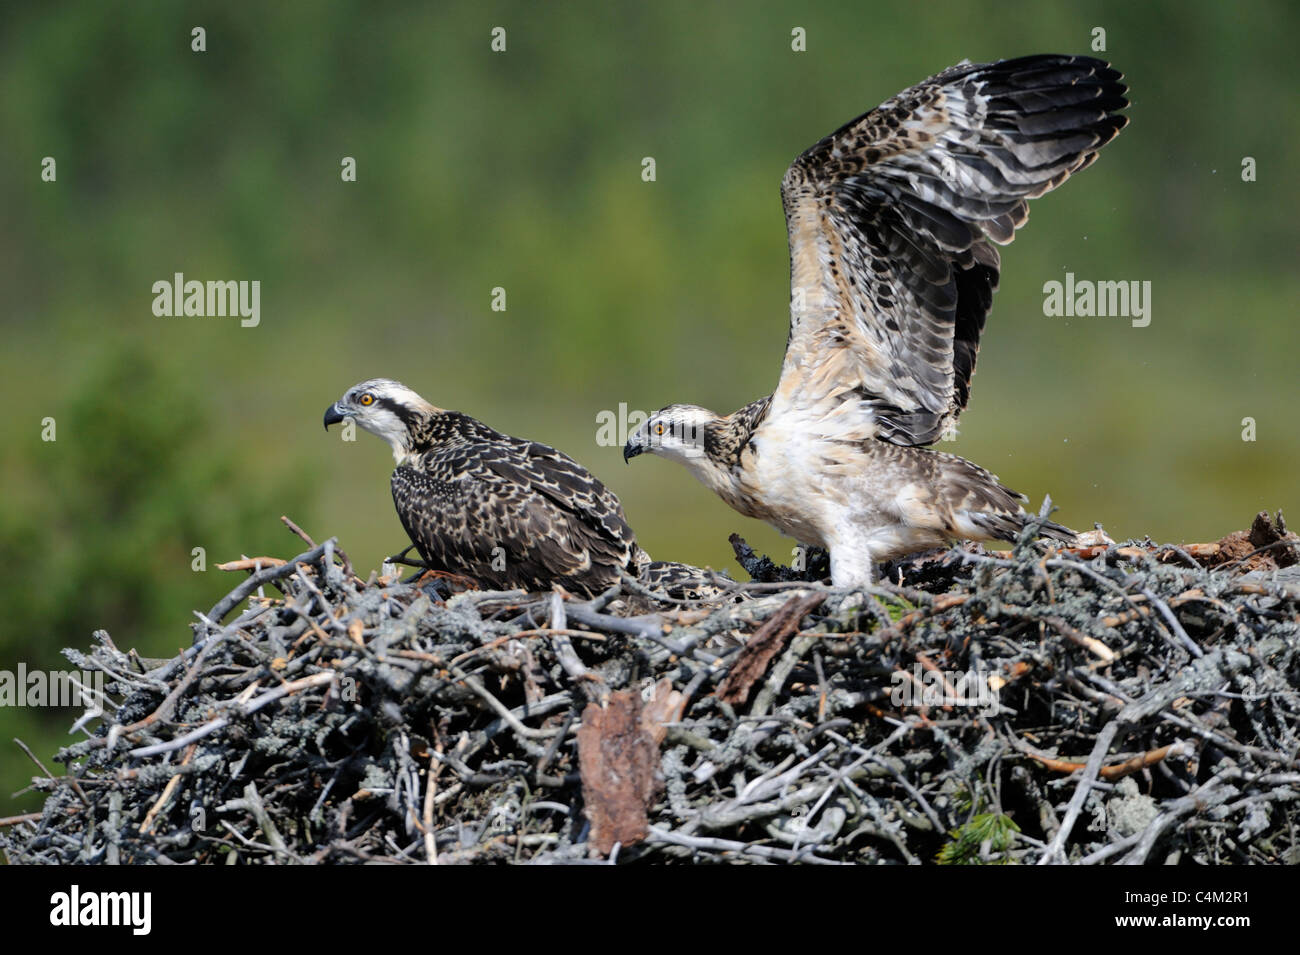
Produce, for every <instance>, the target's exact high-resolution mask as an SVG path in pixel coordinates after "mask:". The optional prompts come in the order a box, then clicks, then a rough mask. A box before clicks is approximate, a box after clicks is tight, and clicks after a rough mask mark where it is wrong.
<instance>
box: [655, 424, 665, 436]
mask: <svg viewBox="0 0 1300 955" xmlns="http://www.w3.org/2000/svg"><path fill="white" fill-rule="evenodd" d="M663 433H664V426H663V424H657V425H655V434H663Z"/></svg>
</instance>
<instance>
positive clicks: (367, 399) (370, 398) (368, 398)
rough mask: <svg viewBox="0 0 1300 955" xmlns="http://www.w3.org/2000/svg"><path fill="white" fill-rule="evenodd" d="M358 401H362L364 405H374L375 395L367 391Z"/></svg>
mask: <svg viewBox="0 0 1300 955" xmlns="http://www.w3.org/2000/svg"><path fill="white" fill-rule="evenodd" d="M357 401H359V402H361V403H362V404H363V405H367V406H369V405H373V404H374V403H375V396H374V395H372V394H371V393H370V392H368V391H367V392H366V393H365V394H364V395H362V396H361V397H360V398H358V399H357Z"/></svg>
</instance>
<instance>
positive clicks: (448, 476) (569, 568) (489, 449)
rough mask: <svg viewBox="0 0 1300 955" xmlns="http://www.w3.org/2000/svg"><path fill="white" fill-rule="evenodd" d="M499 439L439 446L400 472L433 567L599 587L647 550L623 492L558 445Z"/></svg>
mask: <svg viewBox="0 0 1300 955" xmlns="http://www.w3.org/2000/svg"><path fill="white" fill-rule="evenodd" d="M494 434H495V437H496V440H491V441H487V442H483V443H478V442H472V443H467V444H464V445H459V444H458V445H451V446H447V447H440V448H437V449H435V450H432V451H428V452H425V454H423V455H421V457H420V458H419V460H418V461H417V462H416V465H415V466H414V467H412V466H402V467H399V468H397V470H396V471H394V472H393V479H392V489H393V502H394V504H395V505H396V506H397V513H398V516H399V518H400V519H401V521H402V526H403V527H404V528H405V529H406V532H407V534H408V535H410V538H411V540H412V541H413V542H414V543H415V544H416V545H417V546H418V547H419V549H420V552H421V554H422V555H423V556H424V558H425V560H426V561H427V562H428V563H429V564H430V565H431V566H433V567H435V568H438V569H443V570H448V571H451V572H453V573H460V574H467V575H469V576H472V577H476V578H478V579H479V580H481V581H483V582H484V583H486V584H488V585H490V586H494V587H503V588H514V587H522V588H524V589H526V590H541V589H547V588H549V587H550V585H551V584H552V583H553V582H559V583H562V584H565V585H566V586H568V587H570V588H571V589H576V590H579V591H584V592H588V593H595V592H598V591H600V590H603V589H604V588H605V587H608V586H609V585H610V584H612V583H613V582H615V581H616V580H618V578H619V574H620V572H621V571H622V570H625V569H626V570H628V571H629V572H630V573H632V574H633V575H635V574H636V573H637V571H638V567H637V566H636V564H637V562H638V561H639V560H641V559H642V558H643V552H642V551H641V550H640V548H639V547H638V546H637V544H636V539H635V537H634V535H633V533H632V530H631V528H629V527H628V525H627V521H626V520H625V519H624V517H623V510H622V507H621V506H620V505H619V502H618V498H617V497H615V496H614V494H613V493H612V492H611V491H609V490H608V489H607V488H606V487H605V486H604V485H603V484H601V483H600V482H599V481H598V480H596V478H595V477H593V476H592V475H591V473H590V472H588V471H587V470H586V469H584V468H583V467H581V466H580V465H579V464H577V463H576V462H575V461H573V459H571V458H569V457H568V456H567V455H565V454H562V453H560V452H559V451H556V450H555V449H554V448H550V447H547V446H546V445H544V444H538V443H537V442H534V441H525V440H523V439H519V438H511V437H508V436H505V435H499V434H496V433H494Z"/></svg>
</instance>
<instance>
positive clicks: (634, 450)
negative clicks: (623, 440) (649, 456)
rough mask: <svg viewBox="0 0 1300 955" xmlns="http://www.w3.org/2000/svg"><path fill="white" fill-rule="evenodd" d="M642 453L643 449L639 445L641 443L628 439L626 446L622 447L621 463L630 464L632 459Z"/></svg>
mask: <svg viewBox="0 0 1300 955" xmlns="http://www.w3.org/2000/svg"><path fill="white" fill-rule="evenodd" d="M644 452H645V448H644V447H643V446H642V445H641V442H639V441H636V440H635V439H628V442H627V444H625V445H623V463H624V464H630V463H631V461H632V459H633V458H634V457H636V456H637V455H638V454H642V453H644Z"/></svg>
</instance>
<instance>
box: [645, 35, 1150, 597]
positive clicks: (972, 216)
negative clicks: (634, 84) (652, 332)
mask: <svg viewBox="0 0 1300 955" xmlns="http://www.w3.org/2000/svg"><path fill="white" fill-rule="evenodd" d="M1121 79H1122V76H1121V74H1120V73H1119V72H1117V71H1116V70H1113V69H1111V68H1110V66H1109V65H1108V64H1106V63H1104V62H1102V61H1101V60H1095V59H1092V58H1090V57H1083V56H1053V55H1042V56H1028V57H1023V58H1021V59H1015V60H1003V61H1002V62H999V63H981V64H974V65H972V64H970V63H961V64H958V65H957V66H954V67H951V68H950V69H947V70H945V71H944V72H942V73H940V74H938V75H937V76H934V77H931V78H930V79H928V80H925V81H924V82H922V83H920V84H918V85H917V86H914V87H912V88H911V89H908V90H904V91H903V92H902V93H899V94H898V95H897V96H894V97H893V98H892V99H889V100H886V101H885V102H884V103H882V104H881V105H880V106H879V107H877V108H876V109H874V110H872V111H871V112H869V113H866V114H865V115H863V116H860V117H858V118H857V119H855V120H853V121H852V122H850V123H849V124H848V125H846V126H843V127H841V128H840V129H839V130H837V131H835V132H834V133H832V134H831V135H830V136H827V137H826V138H825V139H823V140H822V141H821V142H819V143H817V144H816V145H814V146H813V147H812V148H811V149H809V150H807V151H806V152H805V153H803V154H802V155H801V156H799V158H797V159H796V160H795V161H794V163H793V164H791V166H790V168H789V170H787V171H786V174H785V178H784V179H783V180H782V182H781V199H782V202H783V204H784V206H785V219H786V228H787V230H788V232H789V237H790V287H791V308H790V332H789V337H788V339H787V341H786V352H785V361H784V363H783V365H782V368H781V378H780V381H779V382H778V383H777V389H776V392H775V393H774V394H771V395H768V396H767V397H765V398H760V399H758V400H757V401H755V402H752V403H751V404H748V405H746V406H745V407H743V408H741V409H740V410H739V411H737V412H735V413H734V414H731V415H727V416H726V417H722V416H719V415H716V414H714V413H713V412H712V411H708V410H706V409H704V408H700V407H697V406H695V405H681V404H678V405H669V406H668V407H666V408H664V409H662V410H660V411H658V412H656V413H655V414H654V415H652V416H651V417H650V418H649V419H648V420H647V421H646V422H645V424H643V425H642V426H641V427H640V428H639V429H637V431H636V432H635V433H634V434H633V435H632V436H631V438H630V439H629V440H628V442H627V445H626V447H625V448H624V449H623V456H624V458H632V457H634V456H635V455H638V454H641V453H642V452H644V451H649V452H651V453H653V454H658V455H661V456H663V457H668V458H673V459H675V460H678V461H680V462H682V463H683V464H685V465H686V467H687V468H688V469H689V470H690V471H691V473H693V474H694V475H695V476H696V477H697V478H699V480H700V481H702V482H703V483H704V484H705V485H706V486H707V487H710V488H712V489H713V490H714V491H715V492H717V493H718V494H719V495H720V496H721V497H722V498H723V500H725V501H726V502H727V503H728V504H730V505H731V506H732V507H733V508H735V509H736V510H738V511H740V512H741V513H742V514H745V515H747V516H749V517H756V518H759V519H761V520H765V521H767V522H768V523H770V524H772V525H773V526H774V527H776V528H777V529H778V530H780V531H782V532H783V533H785V534H788V535H789V536H791V537H794V538H795V539H796V540H798V541H800V542H801V543H803V544H811V545H817V546H821V547H825V548H827V549H829V550H830V554H831V579H832V581H833V583H834V584H835V586H858V585H862V584H866V583H869V582H870V581H871V579H872V573H873V565H874V564H875V563H876V562H878V561H882V560H888V559H891V558H894V557H898V556H901V555H903V554H907V553H910V552H912V551H916V550H921V549H924V548H927V547H933V546H939V545H941V544H943V543H944V542H946V541H947V540H950V539H952V538H958V537H965V538H972V539H976V540H994V539H996V540H1014V539H1015V538H1016V536H1017V534H1018V532H1019V531H1020V530H1021V528H1022V527H1023V526H1024V523H1025V520H1026V515H1025V513H1024V511H1023V510H1022V509H1021V505H1020V502H1021V500H1022V498H1021V497H1020V495H1018V494H1016V493H1015V492H1014V491H1011V490H1009V489H1008V488H1006V487H1003V486H1002V485H1001V484H1000V483H998V479H997V477H996V476H994V475H992V474H990V473H989V472H987V471H985V470H984V469H983V468H980V467H977V466H976V465H974V464H972V463H970V462H969V461H965V460H963V459H962V458H959V457H956V456H955V455H951V454H942V453H939V452H936V451H932V450H929V449H927V448H926V447H925V446H926V445H929V444H932V443H934V441H935V440H937V439H938V438H939V436H940V435H941V434H942V433H943V432H944V431H945V430H946V429H947V428H949V427H951V426H952V425H954V424H955V422H956V420H957V417H958V415H959V414H960V413H961V411H962V409H963V408H965V407H966V401H967V399H968V397H969V395H970V383H971V376H972V375H973V374H974V371H975V353H976V350H977V348H978V345H979V336H980V332H981V331H982V330H983V328H984V319H985V316H986V315H987V313H988V311H989V306H990V305H991V304H992V301H993V292H994V290H995V289H996V288H997V282H998V268H999V263H1000V259H999V256H998V251H997V249H996V248H995V247H994V245H993V244H992V243H998V244H1001V245H1005V244H1006V243H1008V242H1010V241H1011V240H1012V239H1013V238H1014V237H1015V234H1016V229H1018V228H1019V227H1020V226H1022V225H1024V223H1025V220H1026V219H1027V218H1028V216H1029V209H1028V205H1027V203H1026V200H1027V199H1032V198H1035V197H1037V196H1041V195H1042V194H1043V193H1045V192H1049V191H1050V190H1052V189H1055V188H1056V187H1057V186H1059V185H1060V184H1061V183H1063V182H1064V181H1065V180H1066V179H1067V178H1068V177H1069V176H1070V174H1071V173H1074V172H1077V171H1078V170H1080V169H1083V168H1084V167H1085V166H1087V165H1089V164H1090V163H1091V162H1092V161H1093V160H1094V159H1095V158H1096V156H1097V150H1099V149H1100V148H1101V147H1102V146H1103V145H1105V144H1106V143H1108V142H1110V140H1111V139H1113V138H1114V137H1115V135H1116V134H1117V133H1118V132H1119V131H1120V130H1121V129H1122V128H1123V127H1124V125H1125V124H1126V122H1127V120H1126V119H1125V118H1124V117H1123V116H1119V115H1116V113H1115V111H1116V110H1120V109H1123V108H1124V107H1125V106H1127V105H1128V100H1127V99H1125V97H1124V94H1125V92H1126V91H1127V87H1126V86H1125V85H1124V84H1123V83H1122V82H1121ZM1042 531H1043V533H1044V534H1045V535H1047V536H1050V537H1054V538H1057V539H1060V540H1071V539H1072V532H1071V531H1069V530H1068V529H1067V528H1065V527H1062V526H1061V525H1059V524H1051V523H1047V524H1044V525H1043V528H1042Z"/></svg>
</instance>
